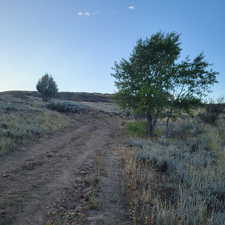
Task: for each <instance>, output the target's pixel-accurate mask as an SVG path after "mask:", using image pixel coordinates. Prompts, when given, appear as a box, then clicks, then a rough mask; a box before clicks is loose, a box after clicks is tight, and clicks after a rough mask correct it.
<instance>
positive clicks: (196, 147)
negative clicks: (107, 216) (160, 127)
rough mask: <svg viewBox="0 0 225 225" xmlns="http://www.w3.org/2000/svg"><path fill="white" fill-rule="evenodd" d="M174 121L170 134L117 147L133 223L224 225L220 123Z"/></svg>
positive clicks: (224, 169) (224, 171) (223, 155)
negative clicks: (120, 155) (121, 160)
mask: <svg viewBox="0 0 225 225" xmlns="http://www.w3.org/2000/svg"><path fill="white" fill-rule="evenodd" d="M223 122H224V120H223ZM172 126H173V129H172V133H171V137H170V138H165V137H158V139H154V140H153V139H152V140H150V139H146V138H145V139H141V138H139V139H137V138H136V139H134V138H131V141H130V142H129V146H131V147H127V148H124V149H121V153H122V159H123V166H124V181H123V182H124V192H125V193H126V195H127V200H128V205H129V209H130V218H131V220H132V225H224V221H225V181H224V177H225V150H224V146H225V143H224V139H223V137H224V123H221V122H220V123H218V125H217V127H215V126H210V125H206V124H203V123H201V121H200V120H197V118H194V119H192V120H189V121H179V123H178V124H175V123H174V124H172Z"/></svg>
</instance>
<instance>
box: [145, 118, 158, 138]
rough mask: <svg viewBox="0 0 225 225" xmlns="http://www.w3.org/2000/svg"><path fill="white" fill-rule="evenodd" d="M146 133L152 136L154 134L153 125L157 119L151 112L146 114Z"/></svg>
mask: <svg viewBox="0 0 225 225" xmlns="http://www.w3.org/2000/svg"><path fill="white" fill-rule="evenodd" d="M146 118H147V135H148V136H150V137H152V136H154V130H155V125H156V123H157V119H156V118H153V116H152V115H151V114H148V115H147V117H146Z"/></svg>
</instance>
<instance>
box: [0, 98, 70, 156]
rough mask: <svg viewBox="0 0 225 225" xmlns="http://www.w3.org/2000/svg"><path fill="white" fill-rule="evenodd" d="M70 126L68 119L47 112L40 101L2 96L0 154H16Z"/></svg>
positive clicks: (61, 115) (55, 113)
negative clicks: (40, 139)
mask: <svg viewBox="0 0 225 225" xmlns="http://www.w3.org/2000/svg"><path fill="white" fill-rule="evenodd" d="M70 123H71V119H70V118H69V117H66V116H65V115H63V114H60V113H57V112H52V111H50V110H47V109H46V108H45V106H44V105H43V103H42V102H41V101H40V100H39V99H38V98H32V97H31V98H27V99H20V98H16V97H10V96H9V95H6V96H4V95H1V98H0V127H1V129H0V155H1V154H4V153H7V152H10V151H14V150H15V149H17V148H18V146H21V144H25V143H27V142H30V141H32V140H34V139H37V138H38V137H40V136H42V135H43V134H46V133H51V132H54V131H57V130H60V129H62V128H65V127H68V126H69V125H70Z"/></svg>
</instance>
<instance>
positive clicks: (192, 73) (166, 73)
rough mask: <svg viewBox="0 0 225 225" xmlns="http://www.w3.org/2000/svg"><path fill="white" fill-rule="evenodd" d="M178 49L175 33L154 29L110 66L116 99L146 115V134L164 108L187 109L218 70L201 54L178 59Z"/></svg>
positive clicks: (211, 80) (178, 36) (213, 80)
mask: <svg viewBox="0 0 225 225" xmlns="http://www.w3.org/2000/svg"><path fill="white" fill-rule="evenodd" d="M181 50H182V49H181V43H180V35H179V34H177V33H174V32H171V33H168V34H164V33H162V32H158V33H156V34H153V35H152V36H151V37H150V38H147V39H146V40H142V39H140V40H139V41H138V42H137V44H136V46H135V47H134V49H133V52H132V54H131V55H130V57H129V59H127V60H126V59H121V61H120V62H119V63H118V62H116V63H115V66H114V68H113V70H114V73H113V74H112V76H113V77H114V78H115V84H116V86H117V88H118V94H117V97H118V100H119V102H120V103H121V105H122V106H123V107H125V108H130V109H132V110H133V111H134V112H138V113H143V114H144V115H145V116H146V118H147V120H148V133H149V135H153V132H154V127H155V125H156V123H157V120H158V119H159V118H160V117H161V116H162V115H163V114H165V110H168V109H169V108H170V109H171V110H172V109H175V108H183V109H188V108H189V107H190V106H191V105H193V103H197V102H199V101H200V99H201V98H202V97H203V96H204V95H205V94H206V93H207V92H208V91H209V90H210V87H211V85H213V84H214V83H215V82H216V75H217V74H218V73H217V72H215V71H213V70H212V69H211V68H210V67H211V64H209V63H208V62H207V61H206V60H205V56H204V55H203V54H202V53H201V54H199V55H198V56H197V57H195V58H194V59H193V60H191V59H190V58H188V57H186V58H185V59H184V60H181V59H180V58H181Z"/></svg>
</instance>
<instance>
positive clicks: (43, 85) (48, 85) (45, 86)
mask: <svg viewBox="0 0 225 225" xmlns="http://www.w3.org/2000/svg"><path fill="white" fill-rule="evenodd" d="M36 88H37V90H38V92H39V93H40V94H41V97H42V99H43V101H45V102H47V101H49V100H50V99H51V98H53V97H55V96H56V94H57V92H58V87H57V84H56V82H55V81H54V79H53V78H52V76H51V75H49V74H45V75H44V76H43V77H42V78H41V79H40V80H39V81H38V83H37V86H36Z"/></svg>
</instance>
